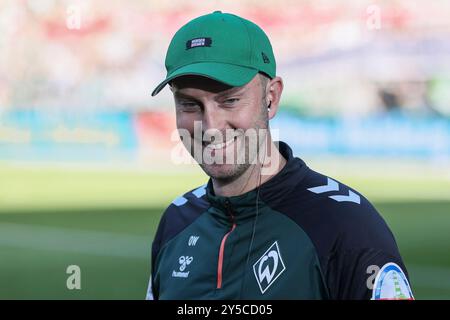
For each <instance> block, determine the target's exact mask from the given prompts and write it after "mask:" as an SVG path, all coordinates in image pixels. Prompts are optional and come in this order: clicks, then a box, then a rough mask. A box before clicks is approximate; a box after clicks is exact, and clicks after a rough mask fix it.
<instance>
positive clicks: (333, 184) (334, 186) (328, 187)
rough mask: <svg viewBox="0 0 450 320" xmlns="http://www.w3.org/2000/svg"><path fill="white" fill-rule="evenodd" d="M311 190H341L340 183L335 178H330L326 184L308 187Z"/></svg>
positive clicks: (321, 191)
mask: <svg viewBox="0 0 450 320" xmlns="http://www.w3.org/2000/svg"><path fill="white" fill-rule="evenodd" d="M308 190H309V191H311V192H314V193H324V192H328V191H339V184H338V183H337V182H336V181H334V180H333V179H330V178H328V183H327V184H326V185H324V186H318V187H314V188H309V189H308Z"/></svg>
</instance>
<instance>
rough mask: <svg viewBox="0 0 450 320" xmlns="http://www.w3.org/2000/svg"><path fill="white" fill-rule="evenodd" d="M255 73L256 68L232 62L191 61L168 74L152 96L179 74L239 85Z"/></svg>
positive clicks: (251, 77) (247, 80) (247, 81)
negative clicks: (191, 62)
mask: <svg viewBox="0 0 450 320" xmlns="http://www.w3.org/2000/svg"><path fill="white" fill-rule="evenodd" d="M257 73H258V70H256V69H253V68H247V67H242V66H237V65H234V64H225V63H218V62H200V63H193V64H190V65H187V66H184V67H181V68H179V69H176V70H175V71H174V72H172V73H171V74H170V75H168V76H167V78H166V79H165V80H164V81H163V82H161V83H160V84H159V85H158V86H157V87H156V88H155V90H153V92H152V96H155V95H157V94H158V93H159V92H160V91H161V90H162V89H163V88H164V87H165V85H166V84H167V83H168V82H169V81H171V80H173V79H175V78H177V77H181V76H187V75H198V76H203V77H207V78H211V79H213V80H216V81H219V82H222V83H225V84H227V85H229V86H232V87H240V86H243V85H245V84H247V83H249V82H250V81H251V80H252V79H253V78H254V77H255V76H256V74H257Z"/></svg>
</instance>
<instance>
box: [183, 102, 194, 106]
mask: <svg viewBox="0 0 450 320" xmlns="http://www.w3.org/2000/svg"><path fill="white" fill-rule="evenodd" d="M180 105H182V106H183V107H195V106H197V104H196V103H195V102H181V103H180Z"/></svg>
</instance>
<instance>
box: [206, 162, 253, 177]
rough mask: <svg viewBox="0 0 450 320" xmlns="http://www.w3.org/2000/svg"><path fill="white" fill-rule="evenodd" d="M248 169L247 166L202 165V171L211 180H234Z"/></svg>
mask: <svg viewBox="0 0 450 320" xmlns="http://www.w3.org/2000/svg"><path fill="white" fill-rule="evenodd" d="M248 167H249V165H248V164H240V165H237V164H202V165H201V168H202V169H203V171H204V172H205V173H206V174H207V175H208V176H210V177H211V178H213V179H217V180H234V179H236V178H238V177H239V176H240V175H241V174H243V173H244V172H245V170H246V169H247V168H248Z"/></svg>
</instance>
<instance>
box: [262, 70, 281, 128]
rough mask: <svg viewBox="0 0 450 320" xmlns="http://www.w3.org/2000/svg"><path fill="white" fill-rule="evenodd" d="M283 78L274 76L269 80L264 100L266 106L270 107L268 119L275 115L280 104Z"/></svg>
mask: <svg viewBox="0 0 450 320" xmlns="http://www.w3.org/2000/svg"><path fill="white" fill-rule="evenodd" d="M283 87H284V85H283V79H282V78H281V77H275V78H273V79H271V80H270V81H269V91H268V93H267V96H266V99H267V100H268V101H266V103H267V106H268V107H269V105H270V108H269V109H268V110H267V111H268V117H269V120H270V119H272V118H273V117H275V115H276V114H277V111H278V106H279V105H280V99H281V93H282V92H283Z"/></svg>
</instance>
